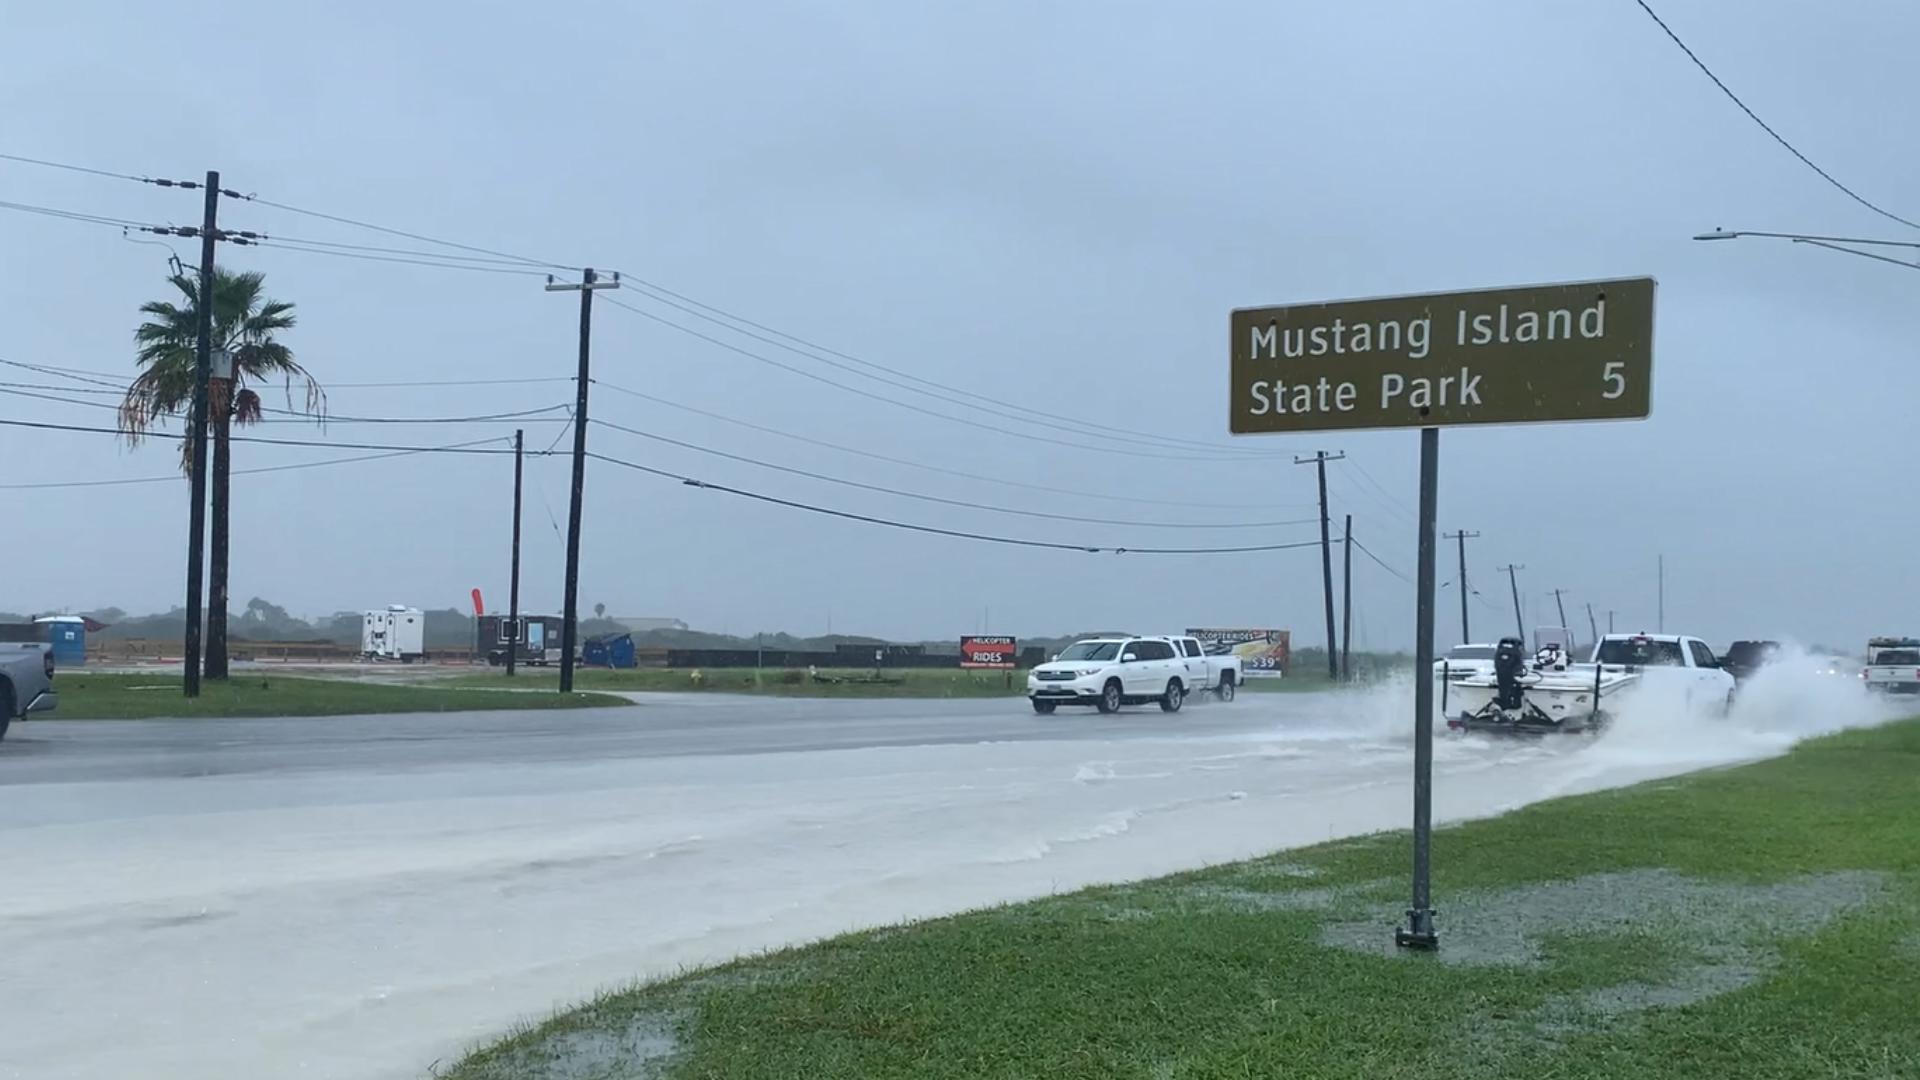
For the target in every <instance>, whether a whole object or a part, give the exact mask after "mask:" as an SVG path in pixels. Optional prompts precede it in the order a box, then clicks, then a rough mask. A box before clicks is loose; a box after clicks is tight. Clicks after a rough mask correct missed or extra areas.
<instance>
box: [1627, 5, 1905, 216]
mask: <svg viewBox="0 0 1920 1080" xmlns="http://www.w3.org/2000/svg"><path fill="white" fill-rule="evenodd" d="M1634 3H1636V4H1639V5H1640V10H1641V11H1644V12H1646V13H1647V17H1648V18H1650V19H1652V20H1653V21H1654V23H1655V24H1656V25H1658V26H1659V27H1660V29H1661V30H1663V31H1665V32H1666V35H1667V37H1669V38H1671V39H1673V43H1674V44H1675V45H1678V46H1680V51H1681V52H1683V53H1686V54H1687V59H1689V60H1691V61H1693V66H1694V67H1697V68H1699V69H1700V71H1701V72H1702V73H1703V74H1705V75H1706V77H1707V78H1709V79H1712V80H1713V85H1715V86H1717V87H1719V88H1720V92H1721V93H1723V94H1725V95H1727V100H1729V101H1731V102H1733V103H1734V104H1735V105H1738V106H1740V111H1741V112H1743V113H1746V114H1747V118H1748V119H1749V120H1752V121H1753V122H1754V123H1756V124H1758V125H1760V130H1762V131H1764V132H1766V133H1767V134H1768V135H1771V136H1773V141H1774V142H1777V143H1779V144H1780V145H1781V146H1784V147H1786V149H1787V153H1789V154H1792V155H1793V156H1794V157H1796V158H1799V159H1800V163H1801V164H1802V165H1805V166H1806V167H1807V168H1809V169H1812V170H1813V171H1814V172H1815V173H1817V174H1819V176H1820V179H1822V180H1825V181H1826V182H1827V183H1829V184H1832V185H1833V186H1834V187H1835V188H1837V189H1839V191H1840V192H1841V194H1843V195H1845V196H1846V197H1847V198H1849V199H1852V200H1853V201H1854V202H1857V203H1859V204H1860V205H1861V206H1864V207H1866V208H1867V209H1869V210H1871V211H1873V212H1874V213H1876V214H1879V215H1880V216H1881V217H1883V218H1887V219H1889V220H1891V221H1897V222H1899V223H1900V224H1902V225H1905V226H1907V227H1908V228H1910V229H1920V222H1914V221H1910V220H1908V219H1906V218H1903V217H1901V216H1900V215H1899V214H1896V213H1894V212H1893V211H1891V210H1885V209H1882V208H1881V207H1879V206H1877V205H1875V204H1874V203H1872V202H1870V201H1868V200H1867V198H1866V197H1865V196H1863V195H1861V194H1860V193H1859V192H1857V191H1855V190H1853V189H1852V188H1850V187H1848V186H1847V185H1845V184H1843V183H1841V182H1840V181H1838V180H1836V179H1834V177H1833V174H1832V173H1829V172H1828V171H1827V170H1825V169H1823V168H1821V167H1820V166H1818V165H1815V164H1814V163H1813V159H1812V158H1809V157H1808V156H1807V155H1805V154H1803V153H1801V152H1800V149H1799V147H1796V146H1794V145H1793V144H1792V143H1790V142H1788V141H1787V139H1786V136H1784V135H1781V134H1780V133H1779V132H1777V131H1775V130H1773V126H1772V125H1770V124H1768V123H1767V122H1766V121H1765V120H1762V119H1760V114H1758V113H1756V112H1754V111H1753V110H1752V109H1750V108H1748V107H1747V103H1746V102H1744V101H1742V100H1740V95H1738V94H1736V93H1734V92H1733V90H1732V89H1731V88H1729V87H1728V86H1727V84H1726V83H1724V82H1721V81H1720V76H1718V75H1715V74H1714V73H1713V69H1712V68H1710V67H1708V66H1707V64H1706V61H1704V60H1702V59H1700V57H1699V56H1697V55H1695V53H1694V51H1693V50H1692V49H1690V48H1688V47H1687V43H1686V42H1684V41H1681V40H1680V35H1679V34H1676V33H1674V32H1673V27H1671V26H1668V25H1667V22H1666V20H1665V19H1662V18H1661V17H1660V16H1659V14H1658V13H1657V12H1655V11H1654V10H1653V8H1652V7H1650V6H1648V4H1647V0H1634Z"/></svg>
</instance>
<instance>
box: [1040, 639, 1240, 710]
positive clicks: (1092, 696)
mask: <svg viewBox="0 0 1920 1080" xmlns="http://www.w3.org/2000/svg"><path fill="white" fill-rule="evenodd" d="M1239 685H1240V659H1239V658H1238V657H1235V656H1208V655H1206V650H1205V649H1204V648H1202V647H1201V645H1200V642H1199V640H1198V639H1196V638H1191V637H1175V636H1164V637H1124V638H1122V637H1114V638H1089V639H1087V640H1085V641H1076V642H1074V643H1073V644H1071V645H1069V646H1067V647H1066V648H1065V649H1062V650H1061V651H1060V654H1059V655H1058V656H1055V657H1054V658H1053V659H1052V660H1049V661H1048V662H1046V663H1044V664H1041V665H1039V666H1038V667H1035V668H1034V669H1033V670H1032V671H1030V672H1028V673H1027V699H1028V700H1029V701H1031V702H1032V703H1033V711H1034V712H1037V713H1041V714H1043V715H1044V714H1046V713H1050V712H1052V711H1053V710H1054V709H1056V708H1058V707H1060V706H1062V705H1091V706H1093V707H1094V708H1096V709H1098V710H1100V711H1101V712H1103V713H1110V712H1117V711H1119V709H1120V707H1121V706H1122V705H1144V704H1146V703H1148V702H1157V703H1158V704H1159V706H1160V708H1161V710H1162V711H1164V712H1179V711H1180V706H1182V705H1184V704H1185V703H1186V699H1187V695H1189V694H1192V693H1194V692H1196V691H1207V690H1211V691H1213V692H1214V693H1215V694H1217V695H1218V696H1219V697H1220V698H1221V699H1222V700H1231V699H1232V698H1233V695H1234V692H1235V690H1236V689H1238V687H1239Z"/></svg>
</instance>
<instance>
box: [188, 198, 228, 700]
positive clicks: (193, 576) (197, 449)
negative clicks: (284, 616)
mask: <svg viewBox="0 0 1920 1080" xmlns="http://www.w3.org/2000/svg"><path fill="white" fill-rule="evenodd" d="M206 194H207V201H206V212H205V216H204V217H203V219H202V221H201V226H200V297H199V300H198V301H197V302H196V305H195V306H197V307H198V308H199V311H198V312H197V314H198V316H199V318H198V320H197V322H198V324H199V325H198V326H197V327H196V328H195V340H194V352H193V415H192V417H191V418H190V419H189V420H188V421H187V422H188V423H189V424H190V425H191V426H192V429H193V431H192V435H191V436H190V438H191V439H192V441H193V482H192V484H191V485H190V487H191V488H192V491H193V494H192V498H193V507H192V509H191V510H189V511H188V512H187V636H186V642H185V652H186V670H185V672H184V679H183V681H182V683H181V687H182V688H183V689H184V690H185V691H186V695H187V696H188V697H199V696H200V624H201V619H202V617H203V613H204V612H203V609H202V607H201V595H202V593H203V592H204V591H205V589H206V541H207V382H208V380H210V379H211V378H212V377H213V245H214V244H215V243H216V242H217V241H218V239H219V236H220V229H219V216H220V174H219V173H218V172H215V171H212V170H209V171H208V172H207V187H206Z"/></svg>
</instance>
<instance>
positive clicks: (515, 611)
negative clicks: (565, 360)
mask: <svg viewBox="0 0 1920 1080" xmlns="http://www.w3.org/2000/svg"><path fill="white" fill-rule="evenodd" d="M525 450H526V432H524V431H522V430H520V429H518V428H515V429H514V432H513V569H512V571H511V573H510V574H509V575H508V578H507V622H508V623H509V624H510V626H511V629H510V630H509V631H508V632H507V634H506V635H505V636H506V638H507V677H508V678H512V677H513V663H514V660H515V659H516V658H517V657H518V656H519V655H520V642H521V639H523V638H524V637H525V636H526V635H525V634H524V633H523V632H522V631H521V629H520V479H521V476H522V475H523V472H522V470H523V465H524V462H523V455H524V452H525ZM494 636H495V637H499V636H501V635H499V634H495V635H494ZM481 644H482V645H484V644H485V642H482V643H481Z"/></svg>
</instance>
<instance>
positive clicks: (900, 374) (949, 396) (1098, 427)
mask: <svg viewBox="0 0 1920 1080" xmlns="http://www.w3.org/2000/svg"><path fill="white" fill-rule="evenodd" d="M626 280H627V281H628V282H629V283H630V284H632V285H633V287H635V288H637V289H639V291H640V292H641V294H642V295H643V296H646V297H647V298H648V299H650V300H652V301H653V302H655V303H657V304H664V305H666V306H667V307H670V308H673V309H675V310H676V311H681V312H684V313H686V314H688V315H692V316H693V317H694V318H696V319H702V320H704V321H706V322H709V323H712V324H713V325H716V326H720V327H723V328H725V329H727V330H731V331H732V332H734V333H736V334H740V335H741V336H743V337H748V338H751V339H753V340H755V341H759V342H764V343H765V344H768V345H772V346H773V347H775V348H777V349H784V350H786V351H787V352H790V353H793V354H795V355H796V356H804V357H807V358H808V359H810V360H816V361H818V362H820V363H823V364H826V365H827V366H829V367H834V368H838V369H840V370H841V371H846V372H850V373H852V374H855V375H859V376H862V377H863V378H868V379H872V380H874V381H875V382H878V383H881V384H883V385H886V386H892V387H895V388H897V389H901V390H905V391H907V392H908V393H913V394H920V395H922V396H923V397H929V398H932V399H934V400H936V401H943V402H946V403H948V404H950V405H958V406H960V407H961V408H964V409H973V410H975V411H977V412H984V413H987V414H988V415H992V416H999V417H1002V418H1004V419H1009V420H1014V421H1016V422H1019V423H1034V422H1035V421H1034V420H1030V419H1027V418H1026V417H1033V418H1035V419H1037V420H1038V421H1040V422H1041V423H1043V424H1044V425H1045V426H1048V427H1060V426H1066V427H1070V428H1081V429H1083V430H1084V432H1085V433H1086V434H1088V435H1091V436H1093V437H1095V438H1113V437H1115V436H1118V437H1120V438H1123V439H1126V440H1128V441H1131V442H1142V441H1144V442H1147V443H1149V444H1157V445H1160V446H1163V447H1165V448H1168V449H1180V450H1201V451H1206V452H1209V453H1216V454H1226V455H1229V456H1233V457H1247V458H1250V459H1266V458H1271V457H1273V456H1274V455H1272V454H1271V453H1267V452H1263V451H1258V450H1253V449H1249V448H1239V447H1229V446H1221V445H1219V444H1217V443H1204V442H1196V441H1194V440H1191V439H1181V438H1176V437H1173V436H1166V435H1154V434H1147V433H1144V432H1136V431H1128V430H1126V429H1124V428H1116V427H1110V426H1108V425H1105V424H1096V423H1092V422H1089V421H1085V420H1081V419H1079V418H1077V417H1072V416H1063V415H1061V414H1060V413H1059V412H1055V411H1048V410H1045V409H1035V408H1031V407H1028V406H1025V405H1020V404H1016V403H1014V402H1006V401H1000V400H998V399H996V398H992V397H988V396H986V395H984V394H978V393H975V392H973V391H971V390H966V389H962V388H960V387H956V386H949V385H947V384H945V383H941V382H936V381H934V380H932V379H927V378H923V377H922V376H919V375H914V374H912V373H910V372H906V371H901V370H900V369H898V368H893V367H888V366H887V365H885V364H880V363H876V362H874V361H871V360H863V359H861V358H860V357H858V356H854V355H852V354H851V353H845V352H841V351H840V350H838V349H832V348H828V347H827V346H825V345H818V344H815V343H813V342H811V341H808V340H806V339H805V338H802V337H797V336H795V335H793V334H789V333H787V332H785V331H783V330H778V329H775V328H774V327H771V326H767V325H765V324H763V323H757V322H754V321H753V320H752V319H748V318H745V317H743V316H740V315H735V314H733V313H731V312H728V311H726V310H724V309H722V308H717V307H714V306H713V305H711V304H705V303H702V302H700V301H698V300H695V299H693V298H692V297H689V296H684V295H682V294H680V293H677V292H674V291H673V290H671V289H668V288H666V287H664V286H661V285H656V284H653V283H652V282H649V281H647V280H645V279H644V278H640V279H635V278H627V279H626ZM649 290H650V291H649ZM653 293H662V294H664V296H665V297H672V298H673V299H671V300H670V299H665V298H664V297H663V296H655V295H653ZM675 300H680V301H685V303H684V304H683V303H675ZM688 305H692V306H688ZM696 309H705V311H708V312H713V313H715V314H717V315H720V316H724V317H725V318H726V319H730V320H732V321H733V322H735V323H739V324H741V325H743V326H749V327H752V328H754V329H755V330H761V331H764V332H765V334H768V335H773V336H771V337H769V336H764V335H763V334H756V333H752V332H749V331H747V330H742V329H740V327H739V326H733V325H730V324H729V323H727V322H723V321H721V319H718V318H715V317H714V316H713V315H708V314H705V313H704V312H703V311H700V310H696ZM668 325H672V324H668ZM777 339H784V340H777ZM787 342H792V343H793V344H787ZM796 345H798V346H804V348H796V347H795V346H796ZM810 350H811V351H810ZM822 354H824V355H822ZM835 357H837V358H839V360H845V361H849V362H850V364H849V363H840V362H838V360H835V359H833V358H835ZM851 364H857V365H859V366H860V367H862V368H870V369H872V370H874V371H883V372H886V373H887V374H888V375H892V376H896V377H897V378H895V379H888V378H882V377H880V376H878V375H873V374H871V373H869V372H867V371H861V370H858V369H857V368H855V367H853V366H851ZM899 380H907V381H906V382H902V381H899ZM912 383H917V384H920V385H918V386H916V385H910V384H912ZM922 387H932V388H933V390H927V389H922ZM936 391H938V392H936ZM955 395H957V397H956V396H955ZM961 398H970V399H972V401H966V400H960V399H961ZM974 402H984V403H985V404H984V405H982V404H975V403H974ZM1007 410H1012V411H1013V412H1016V413H1023V414H1025V416H1009V415H1007ZM1076 434H1078V432H1076Z"/></svg>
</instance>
